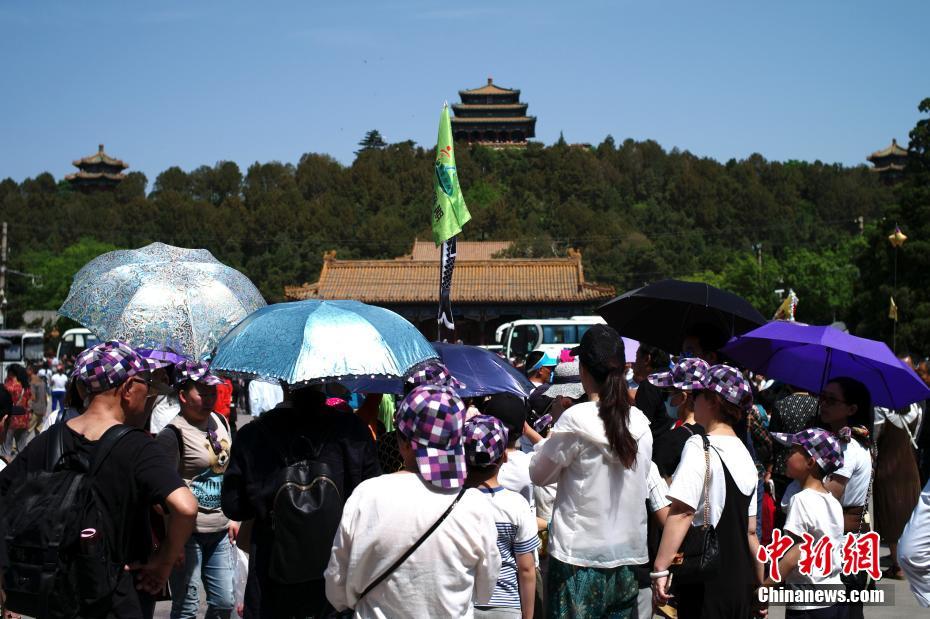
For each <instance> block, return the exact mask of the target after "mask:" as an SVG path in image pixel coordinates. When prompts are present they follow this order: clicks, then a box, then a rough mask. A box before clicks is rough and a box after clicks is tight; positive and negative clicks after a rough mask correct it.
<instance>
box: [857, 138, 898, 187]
mask: <svg viewBox="0 0 930 619" xmlns="http://www.w3.org/2000/svg"><path fill="white" fill-rule="evenodd" d="M866 159H867V160H868V161H871V162H872V165H874V166H875V167H874V168H872V171H873V172H875V173H876V174H878V176H879V178H881V179H882V181H883V182H885V183H887V184H889V185H893V184H894V183H896V182H898V181H899V180H901V178H902V177H903V176H904V167H905V166H906V165H907V149H906V148H901V147H900V146H898V141H897V140H895V139H894V138H892V140H891V145H890V146H887V147H886V148H883V149H882V150H877V151H875V152H874V153H872V154H871V155H869V156H868V157H866Z"/></svg>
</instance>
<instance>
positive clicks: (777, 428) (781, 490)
mask: <svg viewBox="0 0 930 619" xmlns="http://www.w3.org/2000/svg"><path fill="white" fill-rule="evenodd" d="M788 389H789V391H790V393H789V395H787V396H786V397H784V398H782V399H780V400H776V402H775V406H774V407H773V408H772V414H771V415H770V416H769V428H768V429H769V432H781V433H783V434H797V433H798V432H800V431H801V430H803V429H804V428H806V427H808V426H809V425H810V423H811V421H812V420H813V419H816V417H817V411H818V408H817V398H816V397H815V396H812V395H811V394H810V393H808V392H807V391H806V390H804V389H801V388H799V387H789V388H788ZM788 451H789V450H787V449H785V448H784V447H783V446H781V445H778V444H775V445H772V454H773V457H774V462H773V464H772V482H773V484H774V486H775V500H776V501H781V499H782V497H783V496H784V494H785V489H786V488H787V487H788V485H789V484H791V478H790V477H788V472H787V470H786V469H785V466H786V463H787V461H788ZM779 519H780V520H782V521H783V520H784V512H782V514H781V516H780V517H779Z"/></svg>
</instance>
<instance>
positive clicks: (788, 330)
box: [721, 321, 930, 408]
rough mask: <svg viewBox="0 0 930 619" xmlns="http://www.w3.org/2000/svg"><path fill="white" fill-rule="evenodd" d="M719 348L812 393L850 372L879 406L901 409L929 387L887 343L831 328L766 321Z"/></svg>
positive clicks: (924, 395)
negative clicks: (763, 324) (764, 323)
mask: <svg viewBox="0 0 930 619" xmlns="http://www.w3.org/2000/svg"><path fill="white" fill-rule="evenodd" d="M721 352H722V353H724V354H725V355H727V356H728V357H730V358H731V359H733V360H734V361H736V362H737V363H738V364H740V365H742V366H744V367H746V368H749V369H750V370H753V371H756V372H759V373H761V374H764V375H766V376H769V377H771V378H777V379H779V380H781V381H784V382H786V383H788V384H790V385H795V386H798V387H802V388H804V389H807V390H809V391H812V392H814V393H820V392H821V391H822V390H823V387H824V385H826V384H827V383H828V382H830V380H832V379H834V378H838V377H840V376H849V377H850V378H855V379H856V380H858V381H860V382H862V383H863V384H864V385H865V386H866V387H867V388H868V390H869V393H870V394H871V395H872V403H873V404H876V405H878V406H887V407H888V408H901V407H903V406H907V405H909V404H911V403H912V402H917V401H919V400H924V399H927V398H928V397H930V389H928V388H927V386H926V385H925V384H924V382H923V381H922V380H921V379H920V377H919V376H917V374H916V373H915V372H914V370H912V369H911V368H909V367H908V366H906V365H904V364H903V363H902V362H901V361H900V360H899V359H898V358H897V357H896V356H895V355H894V353H893V352H891V349H890V348H888V346H887V345H886V344H885V343H883V342H876V341H875V340H868V339H865V338H861V337H856V336H854V335H849V334H848V333H843V332H842V331H839V330H837V329H834V328H833V327H815V326H811V325H805V324H801V323H796V322H783V321H776V322H770V323H769V324H767V325H765V326H762V327H759V328H758V329H755V330H753V331H750V332H749V333H746V334H744V335H741V336H739V337H737V338H735V339H733V340H731V341H730V342H729V343H728V344H727V345H726V346H724V347H723V349H722V350H721Z"/></svg>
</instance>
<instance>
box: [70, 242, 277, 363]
mask: <svg viewBox="0 0 930 619" xmlns="http://www.w3.org/2000/svg"><path fill="white" fill-rule="evenodd" d="M264 305H265V301H264V299H262V296H261V294H260V293H259V292H258V289H257V288H256V287H255V285H254V284H253V283H252V282H251V281H249V279H248V278H247V277H246V276H245V275H243V274H242V273H240V272H239V271H236V270H235V269H232V268H230V267H228V266H226V265H224V264H222V263H221V262H219V261H217V260H216V258H214V257H213V255H212V254H211V253H210V252H209V251H207V250H205V249H184V248H181V247H172V246H171V245H165V244H163V243H152V244H151V245H147V246H145V247H143V248H141V249H124V250H118V251H111V252H108V253H106V254H103V255H101V256H98V257H96V258H94V259H93V260H91V261H90V262H88V263H87V264H86V265H84V268H82V269H81V270H80V271H78V272H77V274H76V275H75V276H74V282H73V283H72V284H71V290H70V292H69V293H68V298H67V299H65V302H64V304H63V305H62V306H61V309H60V310H58V313H59V314H61V315H62V316H66V317H68V318H71V319H73V320H76V321H77V322H79V323H81V324H82V325H84V326H85V327H87V328H88V329H90V330H91V331H93V332H95V333H96V334H97V337H99V338H100V339H101V340H110V339H114V340H120V341H123V342H126V343H128V344H129V345H130V346H133V347H135V348H148V349H159V350H174V351H176V352H179V353H181V354H183V355H185V356H187V357H191V358H194V359H199V358H201V357H203V355H206V354H208V353H209V352H210V351H211V350H212V349H213V347H214V346H215V345H216V342H217V341H218V340H219V339H220V338H221V337H223V336H224V335H225V334H226V333H227V332H228V331H229V330H230V329H231V328H233V327H234V326H235V325H236V324H237V323H238V322H239V321H240V320H242V319H243V318H245V317H246V316H247V315H249V314H250V313H252V312H253V311H255V310H256V309H258V308H260V307H262V306H264Z"/></svg>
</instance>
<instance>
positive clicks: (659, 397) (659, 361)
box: [633, 344, 672, 441]
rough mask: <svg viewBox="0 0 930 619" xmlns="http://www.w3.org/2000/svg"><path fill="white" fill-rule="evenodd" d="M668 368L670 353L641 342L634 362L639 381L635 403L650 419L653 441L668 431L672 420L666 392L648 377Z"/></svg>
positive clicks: (637, 380)
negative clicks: (667, 406) (666, 404)
mask: <svg viewBox="0 0 930 619" xmlns="http://www.w3.org/2000/svg"><path fill="white" fill-rule="evenodd" d="M667 370H668V353H666V352H665V351H664V350H662V349H660V348H656V347H655V346H649V345H648V344H640V345H639V348H638V349H637V351H636V362H635V363H633V380H634V381H636V382H637V383H638V387H637V388H636V397H635V399H634V400H635V401H634V404H636V408H638V409H639V410H641V411H642V412H643V414H644V415H646V417H647V418H648V419H649V429H650V430H652V438H653V441H654V440H655V439H657V438H659V437H660V436H661V435H663V434H665V433H666V432H668V430H669V429H670V428H671V427H672V422H671V421H670V420H669V419H668V416H667V415H666V414H665V394H663V393H662V392H661V391H660V390H659V389H658V388H657V387H655V386H654V385H651V384H649V381H647V380H646V377H647V376H649V375H650V374H653V373H655V372H665V371H667Z"/></svg>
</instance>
